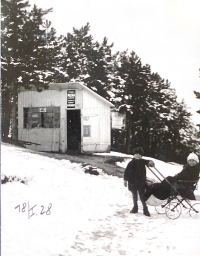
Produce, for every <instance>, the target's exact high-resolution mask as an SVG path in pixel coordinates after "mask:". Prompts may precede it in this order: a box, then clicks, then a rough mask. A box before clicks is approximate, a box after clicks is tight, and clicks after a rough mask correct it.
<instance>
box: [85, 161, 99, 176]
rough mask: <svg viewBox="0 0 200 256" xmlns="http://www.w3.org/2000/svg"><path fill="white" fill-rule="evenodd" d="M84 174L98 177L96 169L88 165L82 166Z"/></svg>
mask: <svg viewBox="0 0 200 256" xmlns="http://www.w3.org/2000/svg"><path fill="white" fill-rule="evenodd" d="M83 167H84V170H85V173H89V174H92V175H99V172H98V171H97V168H96V167H94V166H91V165H88V164H83Z"/></svg>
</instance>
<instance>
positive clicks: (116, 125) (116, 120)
mask: <svg viewBox="0 0 200 256" xmlns="http://www.w3.org/2000/svg"><path fill="white" fill-rule="evenodd" d="M111 114H112V129H122V128H124V126H125V118H126V116H125V115H124V114H121V113H119V112H112V113H111Z"/></svg>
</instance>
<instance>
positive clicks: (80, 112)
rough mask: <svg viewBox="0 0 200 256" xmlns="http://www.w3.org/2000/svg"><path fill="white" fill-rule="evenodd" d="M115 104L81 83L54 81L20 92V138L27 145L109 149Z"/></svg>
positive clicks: (57, 149) (61, 149) (64, 149)
mask: <svg viewBox="0 0 200 256" xmlns="http://www.w3.org/2000/svg"><path fill="white" fill-rule="evenodd" d="M111 107H113V105H112V104H111V103H110V102H109V101H107V100H106V99H104V98H102V97H101V96H99V95H98V94H96V93H95V92H94V91H92V90H90V89H89V88H88V87H86V86H85V85H83V84H82V83H76V82H75V83H52V84H50V85H49V88H48V89H47V90H44V91H42V92H38V91H37V90H36V88H34V87H32V89H31V90H25V89H23V88H22V89H21V90H20V92H19V94H18V139H19V140H21V141H23V142H24V143H25V145H26V147H27V148H30V149H34V150H38V151H51V152H62V153H65V152H67V151H68V150H76V151H80V152H82V153H84V152H90V153H93V152H109V151H110V145H111Z"/></svg>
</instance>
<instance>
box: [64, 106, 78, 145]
mask: <svg viewBox="0 0 200 256" xmlns="http://www.w3.org/2000/svg"><path fill="white" fill-rule="evenodd" d="M80 145H81V111H80V110H67V150H80Z"/></svg>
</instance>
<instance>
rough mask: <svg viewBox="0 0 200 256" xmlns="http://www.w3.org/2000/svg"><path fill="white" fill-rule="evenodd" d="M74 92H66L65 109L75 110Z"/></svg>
mask: <svg viewBox="0 0 200 256" xmlns="http://www.w3.org/2000/svg"><path fill="white" fill-rule="evenodd" d="M75 102H76V90H67V108H75Z"/></svg>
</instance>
